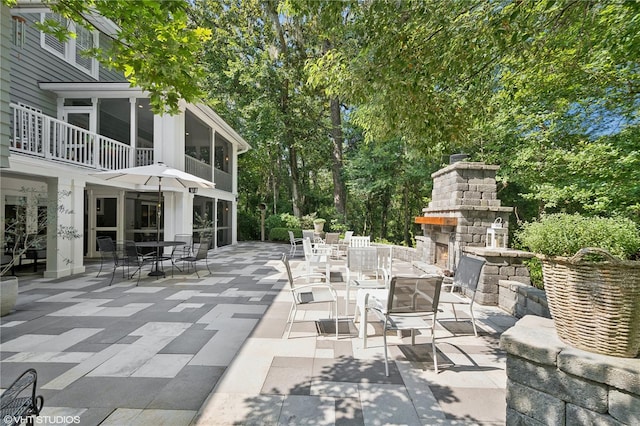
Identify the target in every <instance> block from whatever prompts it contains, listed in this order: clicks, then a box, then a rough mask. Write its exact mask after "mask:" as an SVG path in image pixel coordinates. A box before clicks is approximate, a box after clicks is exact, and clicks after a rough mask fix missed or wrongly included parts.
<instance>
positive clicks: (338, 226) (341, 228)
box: [329, 219, 349, 235]
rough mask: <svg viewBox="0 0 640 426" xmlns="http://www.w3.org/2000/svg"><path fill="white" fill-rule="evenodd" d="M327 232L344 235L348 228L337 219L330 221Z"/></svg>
mask: <svg viewBox="0 0 640 426" xmlns="http://www.w3.org/2000/svg"><path fill="white" fill-rule="evenodd" d="M329 230H330V231H331V232H340V234H342V235H344V233H345V232H347V231H348V230H349V227H348V226H347V225H345V224H344V223H341V222H340V220H339V219H331V224H330V225H329Z"/></svg>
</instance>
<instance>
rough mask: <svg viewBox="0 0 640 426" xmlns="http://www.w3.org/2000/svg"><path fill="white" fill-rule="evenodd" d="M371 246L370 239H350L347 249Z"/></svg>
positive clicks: (367, 237)
mask: <svg viewBox="0 0 640 426" xmlns="http://www.w3.org/2000/svg"><path fill="white" fill-rule="evenodd" d="M369 246H371V237H369V236H366V237H351V239H350V240H349V247H369Z"/></svg>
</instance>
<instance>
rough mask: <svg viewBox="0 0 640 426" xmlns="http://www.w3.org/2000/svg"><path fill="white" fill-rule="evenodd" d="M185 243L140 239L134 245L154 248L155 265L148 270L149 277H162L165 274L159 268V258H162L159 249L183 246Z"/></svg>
mask: <svg viewBox="0 0 640 426" xmlns="http://www.w3.org/2000/svg"><path fill="white" fill-rule="evenodd" d="M185 244H186V243H185V242H184V241H140V242H137V243H136V247H144V248H155V249H156V255H155V262H154V263H155V266H154V267H153V268H151V272H149V276H150V277H164V276H165V275H166V274H165V273H164V271H161V270H160V267H159V266H160V259H162V256H161V253H160V249H164V248H165V247H175V246H183V245H185Z"/></svg>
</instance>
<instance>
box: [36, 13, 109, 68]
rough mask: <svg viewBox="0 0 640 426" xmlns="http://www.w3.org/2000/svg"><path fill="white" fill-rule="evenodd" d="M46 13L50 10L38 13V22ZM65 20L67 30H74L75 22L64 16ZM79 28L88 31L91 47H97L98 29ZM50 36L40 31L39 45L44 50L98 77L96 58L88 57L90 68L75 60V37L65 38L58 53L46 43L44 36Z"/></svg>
mask: <svg viewBox="0 0 640 426" xmlns="http://www.w3.org/2000/svg"><path fill="white" fill-rule="evenodd" d="M47 14H51V12H46V13H45V12H42V13H40V23H43V22H44V20H45V16H46V15H47ZM63 19H65V20H66V21H67V25H68V27H69V31H71V32H76V25H77V24H76V23H75V22H73V21H71V20H68V19H66V18H63ZM80 27H81V28H83V29H85V30H86V31H88V32H89V33H91V35H92V40H93V47H98V40H99V38H100V35H99V33H98V31H90V30H89V29H87V28H84V27H82V26H80ZM47 36H50V37H53V36H52V35H51V34H47V33H45V32H43V31H40V47H41V48H42V49H43V50H44V51H46V52H49V53H51V54H52V55H54V56H56V57H58V58H60V59H62V60H63V61H65V62H67V63H68V64H70V65H72V66H73V67H74V68H77V69H79V70H80V71H82V72H83V73H85V74H87V75H89V76H91V77H93V78H95V79H96V80H97V79H98V76H99V64H98V60H97V59H96V58H90V61H91V69H87V68H85V67H84V66H82V65H80V64H79V63H78V62H77V61H76V39H75V38H73V37H69V39H68V40H66V41H65V42H64V43H62V44H63V48H64V53H60V52H58V51H57V50H55V49H53V48H51V47H50V46H49V45H47V43H46V37H47Z"/></svg>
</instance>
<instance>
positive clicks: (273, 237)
mask: <svg viewBox="0 0 640 426" xmlns="http://www.w3.org/2000/svg"><path fill="white" fill-rule="evenodd" d="M289 231H293V235H294V236H295V237H296V238H301V237H302V230H301V229H290V228H272V229H271V231H269V241H286V242H287V243H288V242H289Z"/></svg>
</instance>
